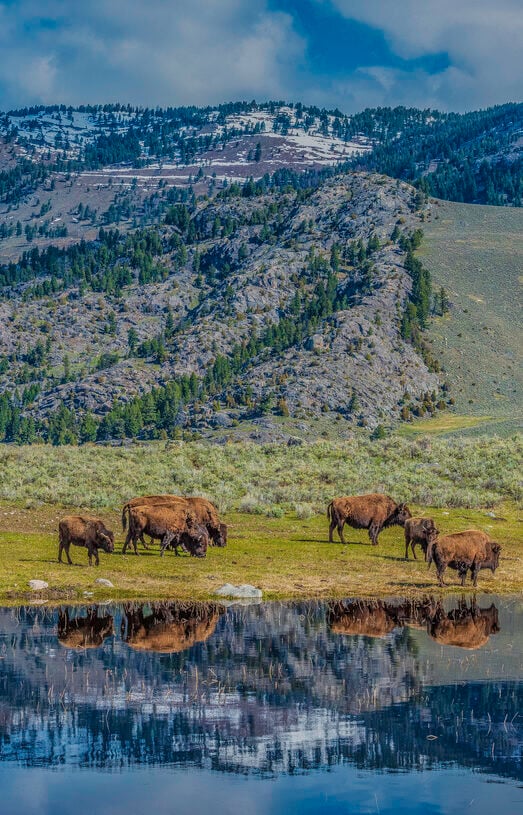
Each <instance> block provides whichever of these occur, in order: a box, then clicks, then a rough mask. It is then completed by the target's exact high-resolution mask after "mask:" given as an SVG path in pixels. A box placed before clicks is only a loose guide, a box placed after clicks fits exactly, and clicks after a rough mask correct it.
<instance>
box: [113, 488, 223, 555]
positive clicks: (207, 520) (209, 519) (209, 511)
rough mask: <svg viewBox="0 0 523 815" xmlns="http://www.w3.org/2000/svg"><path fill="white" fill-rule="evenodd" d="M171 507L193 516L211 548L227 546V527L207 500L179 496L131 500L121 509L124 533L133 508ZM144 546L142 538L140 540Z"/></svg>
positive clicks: (154, 496)
mask: <svg viewBox="0 0 523 815" xmlns="http://www.w3.org/2000/svg"><path fill="white" fill-rule="evenodd" d="M159 506H164V507H171V508H173V509H177V508H180V507H184V508H185V509H186V511H188V512H189V511H190V512H191V514H192V515H193V516H194V518H195V521H196V523H198V524H200V525H201V526H205V528H206V529H207V532H208V533H209V536H210V541H209V543H210V544H211V545H213V546H221V547H222V546H226V545H227V526H226V525H225V524H224V523H222V522H221V521H220V517H219V515H218V510H217V509H216V507H215V506H214V504H213V503H211V501H208V500H207V498H199V497H189V498H184V497H182V496H179V495H143V496H140V497H138V498H132V499H131V500H130V501H128V502H127V503H126V504H125V505H124V507H123V509H122V527H123V530H124V532H125V530H126V528H127V523H128V519H129V517H130V512H131V510H132V509H133V508H134V507H159ZM140 540H141V542H142V543H143V545H144V546H146V544H145V540H144V539H143V536H142V537H141V538H140ZM146 548H147V547H146Z"/></svg>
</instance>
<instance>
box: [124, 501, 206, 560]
mask: <svg viewBox="0 0 523 815" xmlns="http://www.w3.org/2000/svg"><path fill="white" fill-rule="evenodd" d="M144 534H145V535H149V536H150V537H151V538H153V540H160V541H161V544H160V551H161V554H162V555H163V553H164V552H165V550H166V549H167V548H173V549H174V551H175V554H178V547H181V548H182V549H183V550H184V551H186V552H189V554H190V555H192V556H193V557H205V555H206V554H207V546H208V543H209V535H208V533H207V529H206V528H205V527H204V526H202V525H200V524H198V523H197V522H196V521H195V519H194V516H193V515H192V514H191V513H190V512H188V511H187V508H186V507H185V506H175V505H173V506H164V505H158V506H135V507H132V508H131V509H130V510H129V533H128V535H127V539H126V541H125V543H124V547H123V553H124V554H125V552H126V550H127V546H128V543H129V542H131V543H132V545H133V547H134V551H135V553H136V554H137V553H138V551H137V546H136V543H137V541H138V539H139V538H141V537H143V535H144Z"/></svg>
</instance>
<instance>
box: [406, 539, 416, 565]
mask: <svg viewBox="0 0 523 815" xmlns="http://www.w3.org/2000/svg"><path fill="white" fill-rule="evenodd" d="M409 543H410V545H411V548H412V554H414V547H413V546H412V541H409V539H408V538H407V537H406V538H405V560H408V559H409Z"/></svg>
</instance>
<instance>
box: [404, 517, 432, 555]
mask: <svg viewBox="0 0 523 815" xmlns="http://www.w3.org/2000/svg"><path fill="white" fill-rule="evenodd" d="M437 535H439V530H438V529H436V526H435V524H434V521H433V520H432V518H407V520H406V521H405V560H408V559H409V545H410V548H411V549H412V555H413V557H414V560H417V557H416V552H415V547H416V544H419V545H420V546H421V548H422V549H423V554H424V555H425V558H426V557H427V548H428V546H429V545H430V543H431V541H433V540H435V538H436V537H437Z"/></svg>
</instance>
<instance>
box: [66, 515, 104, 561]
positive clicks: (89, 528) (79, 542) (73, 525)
mask: <svg viewBox="0 0 523 815" xmlns="http://www.w3.org/2000/svg"><path fill="white" fill-rule="evenodd" d="M71 544H73V546H84V547H85V548H86V549H87V557H88V558H89V566H92V565H93V561H92V558H93V555H94V560H95V564H96V565H97V566H98V565H99V563H100V559H99V557H98V550H99V549H103V550H104V552H114V534H113V533H112V532H111V530H110V529H107V527H106V526H105V525H104V522H103V521H101V520H100V518H89V517H87V516H84V515H67V516H66V517H65V518H62V520H61V521H60V523H59V524H58V562H59V563H61V562H62V552H65V554H66V555H67V562H68V563H69V565H70V566H71V565H72V563H73V561H72V560H71V557H70V555H69V547H70V545H71Z"/></svg>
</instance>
